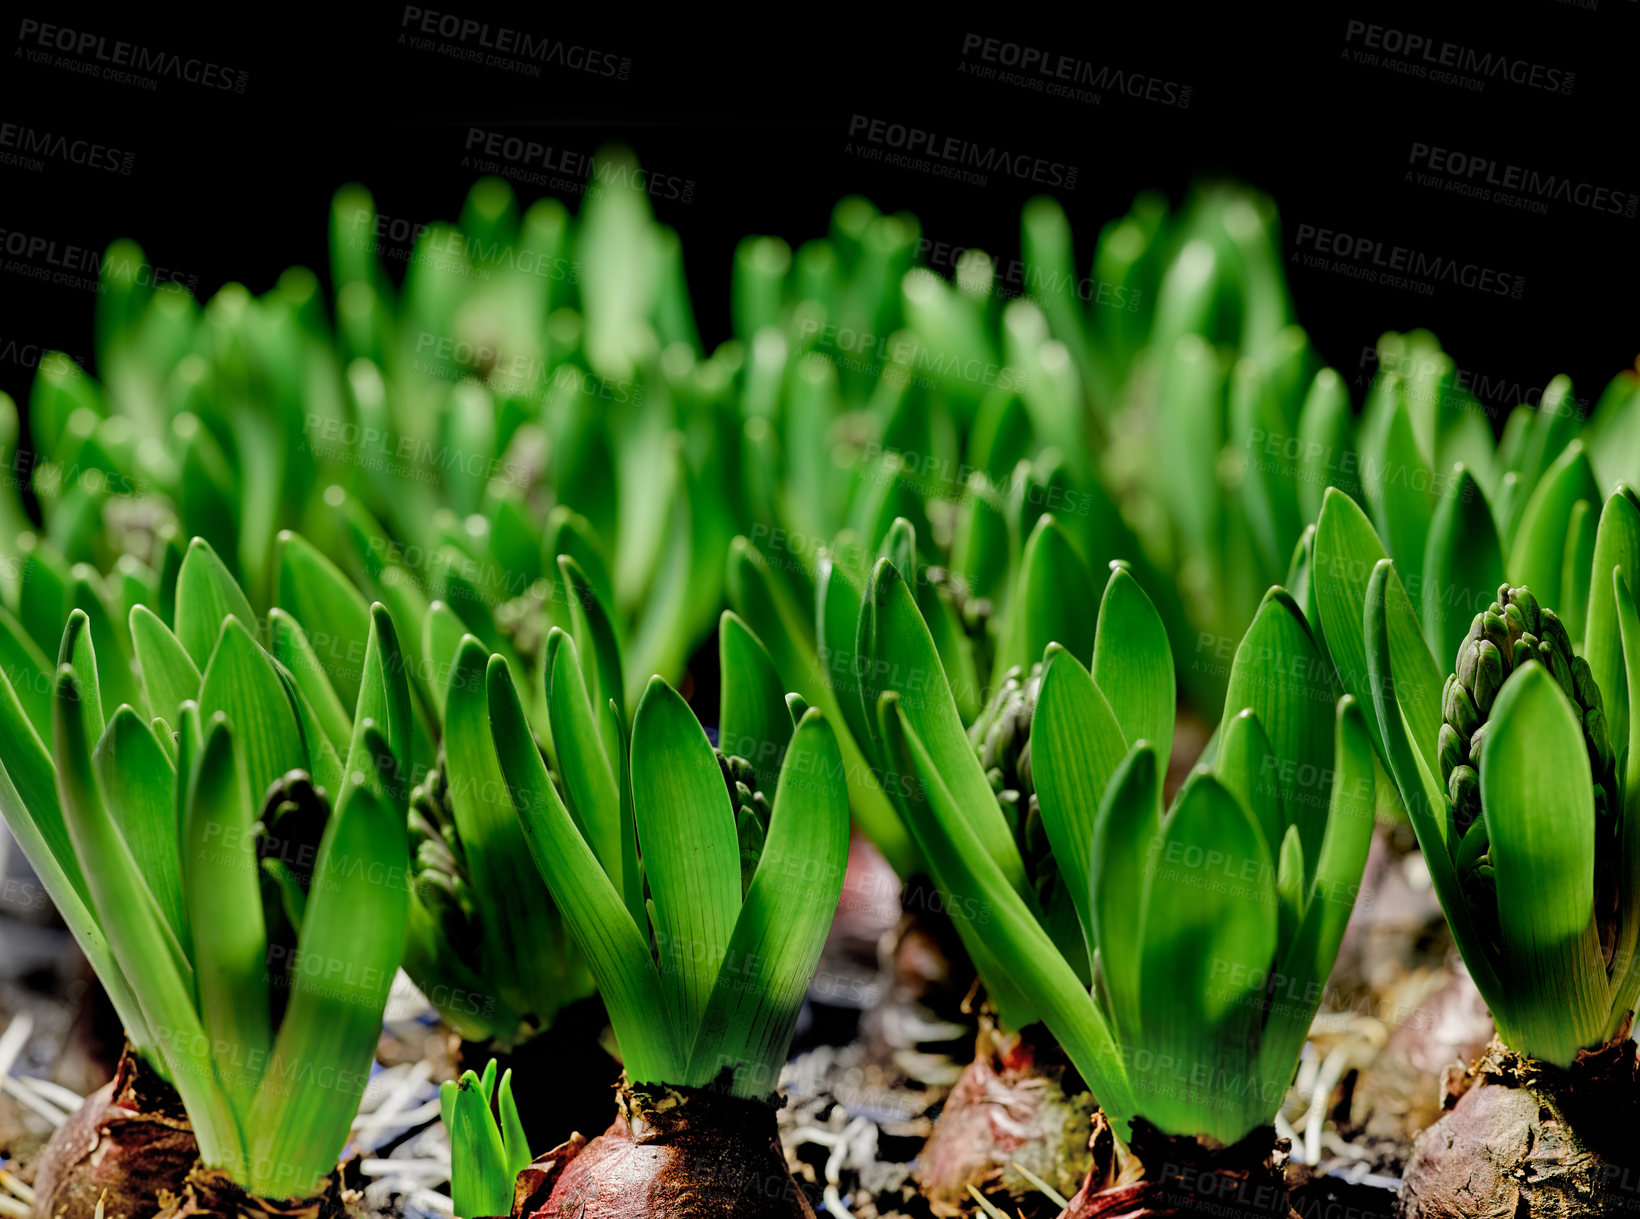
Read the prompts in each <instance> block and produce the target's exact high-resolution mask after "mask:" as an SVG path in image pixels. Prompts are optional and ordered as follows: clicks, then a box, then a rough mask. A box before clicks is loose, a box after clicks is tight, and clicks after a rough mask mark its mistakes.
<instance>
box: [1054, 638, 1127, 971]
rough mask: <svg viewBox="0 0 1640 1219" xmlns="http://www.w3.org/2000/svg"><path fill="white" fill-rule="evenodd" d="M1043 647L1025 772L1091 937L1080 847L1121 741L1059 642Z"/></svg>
mask: <svg viewBox="0 0 1640 1219" xmlns="http://www.w3.org/2000/svg"><path fill="white" fill-rule="evenodd" d="M1047 651H1048V659H1047V665H1046V667H1045V668H1044V669H1043V672H1042V686H1041V689H1040V690H1039V691H1038V693H1037V698H1036V711H1035V713H1034V714H1033V716H1032V718H1031V773H1032V777H1033V779H1034V781H1035V783H1036V792H1037V800H1038V802H1039V804H1040V805H1041V809H1042V825H1043V828H1044V829H1046V830H1047V832H1048V841H1049V843H1051V844H1052V846H1053V853H1054V858H1055V859H1056V860H1057V861H1058V863H1059V871H1060V875H1061V876H1062V877H1063V878H1064V881H1065V887H1066V888H1067V889H1068V890H1069V891H1070V895H1071V900H1072V901H1073V902H1074V903H1075V906H1076V913H1077V917H1078V918H1079V919H1080V921H1081V924H1082V931H1083V934H1084V935H1085V936H1086V937H1087V939H1088V942H1089V943H1090V944H1091V943H1092V941H1093V933H1094V917H1093V911H1092V908H1091V904H1090V897H1089V894H1090V892H1091V890H1090V886H1089V876H1088V868H1089V854H1088V852H1089V849H1090V847H1091V845H1092V843H1093V836H1094V825H1095V821H1096V818H1097V816H1098V813H1099V803H1100V800H1101V799H1102V798H1103V796H1104V794H1105V788H1106V787H1107V786H1108V785H1109V783H1110V779H1111V776H1112V775H1113V774H1115V772H1116V769H1117V767H1118V766H1120V765H1121V763H1122V759H1123V757H1124V756H1126V754H1127V752H1128V742H1127V741H1126V740H1125V739H1124V738H1123V736H1122V729H1121V727H1120V726H1119V725H1118V724H1117V721H1116V716H1115V714H1114V713H1113V712H1112V710H1111V707H1110V703H1109V702H1107V701H1106V699H1105V696H1104V693H1103V692H1102V691H1101V689H1100V687H1099V686H1097V685H1096V684H1095V683H1094V680H1093V678H1092V677H1090V676H1089V675H1088V671H1087V670H1086V669H1084V668H1083V667H1082V662H1081V661H1079V660H1078V659H1077V658H1076V657H1075V656H1074V655H1073V654H1072V653H1070V652H1068V651H1066V650H1065V649H1063V648H1060V647H1056V646H1053V645H1049V647H1048V649H1047ZM1135 743H1137V742H1135ZM1152 744H1154V742H1152Z"/></svg>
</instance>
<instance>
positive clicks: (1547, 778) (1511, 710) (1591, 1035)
mask: <svg viewBox="0 0 1640 1219" xmlns="http://www.w3.org/2000/svg"><path fill="white" fill-rule="evenodd" d="M1480 771H1481V808H1482V811H1483V815H1484V817H1485V818H1486V829H1487V833H1488V836H1489V838H1490V840H1491V856H1492V864H1493V867H1494V869H1495V871H1496V875H1497V901H1498V920H1499V925H1500V934H1501V936H1502V939H1503V950H1504V954H1505V958H1506V959H1507V960H1508V962H1509V974H1510V979H1511V986H1512V989H1514V991H1515V995H1516V1000H1515V1001H1514V1002H1511V1004H1510V1011H1509V1012H1508V1013H1507V1015H1508V1019H1507V1021H1506V1020H1505V1019H1502V1018H1500V1020H1499V1022H1498V1023H1499V1026H1500V1031H1502V1032H1503V1033H1504V1035H1505V1036H1507V1037H1509V1038H1510V1043H1511V1044H1512V1045H1514V1046H1515V1047H1516V1048H1518V1049H1519V1050H1520V1051H1521V1052H1522V1053H1524V1054H1530V1055H1532V1056H1533V1057H1535V1058H1542V1059H1545V1060H1547V1061H1549V1062H1552V1063H1555V1064H1556V1065H1557V1066H1560V1067H1569V1066H1571V1064H1572V1059H1573V1058H1574V1057H1575V1056H1576V1054H1577V1051H1578V1050H1580V1049H1583V1048H1585V1047H1587V1046H1592V1045H1594V1044H1596V1043H1598V1041H1599V1040H1600V1038H1601V1036H1602V1034H1603V1032H1604V1029H1605V1017H1606V1006H1607V1005H1606V1002H1605V999H1606V995H1605V964H1604V962H1603V961H1602V959H1601V955H1600V946H1599V943H1598V941H1597V940H1596V938H1595V932H1594V924H1593V913H1594V856H1595V843H1594V837H1595V824H1594V784H1593V778H1592V776H1591V774H1590V770H1589V754H1588V749H1587V747H1586V746H1585V745H1584V743H1583V729H1582V725H1581V724H1579V722H1578V719H1577V715H1576V712H1575V710H1574V709H1573V707H1572V705H1571V703H1570V701H1569V700H1568V699H1567V698H1566V696H1565V694H1564V693H1562V691H1561V690H1560V687H1559V685H1558V684H1557V683H1556V682H1555V680H1554V678H1553V677H1551V676H1550V675H1549V672H1548V670H1547V669H1545V668H1543V667H1542V666H1541V665H1539V664H1537V663H1536V662H1531V663H1528V664H1527V665H1525V666H1523V667H1522V668H1521V669H1520V670H1519V671H1518V672H1516V673H1514V674H1512V675H1511V676H1510V678H1509V680H1508V681H1507V682H1505V683H1504V686H1503V689H1502V690H1501V691H1500V692H1499V693H1498V698H1497V702H1496V703H1495V704H1494V705H1493V707H1492V714H1491V716H1490V717H1489V719H1488V728H1487V742H1486V750H1485V752H1484V753H1482V755H1481V766H1480Z"/></svg>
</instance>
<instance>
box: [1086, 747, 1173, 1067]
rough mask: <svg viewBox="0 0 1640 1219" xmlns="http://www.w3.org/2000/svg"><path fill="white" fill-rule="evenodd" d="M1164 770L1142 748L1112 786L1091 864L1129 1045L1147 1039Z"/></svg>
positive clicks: (1097, 922)
mask: <svg viewBox="0 0 1640 1219" xmlns="http://www.w3.org/2000/svg"><path fill="white" fill-rule="evenodd" d="M1161 811H1162V773H1161V768H1160V765H1159V762H1158V755H1157V753H1156V747H1155V746H1154V745H1151V744H1149V743H1148V742H1141V743H1139V744H1136V745H1134V747H1133V748H1132V749H1131V750H1129V751H1128V755H1127V757H1125V758H1124V759H1122V764H1121V766H1119V767H1118V768H1117V770H1116V773H1115V774H1114V775H1113V776H1112V777H1111V781H1110V783H1109V784H1107V785H1106V787H1105V791H1104V794H1103V795H1102V796H1101V797H1100V800H1099V808H1098V813H1097V814H1096V816H1095V819H1094V824H1093V849H1092V854H1091V860H1090V863H1089V880H1090V884H1091V887H1092V903H1091V909H1092V911H1093V921H1094V930H1093V935H1092V936H1090V937H1089V938H1090V939H1091V940H1092V942H1093V944H1094V947H1095V949H1096V950H1097V952H1098V954H1099V972H1100V973H1102V974H1103V976H1104V978H1105V980H1106V983H1107V985H1108V989H1109V994H1110V1006H1111V1012H1112V1014H1113V1016H1114V1017H1115V1020H1116V1027H1117V1030H1118V1032H1119V1033H1120V1036H1121V1040H1122V1041H1123V1042H1124V1043H1125V1044H1126V1043H1131V1041H1132V1039H1133V1038H1136V1037H1137V1036H1138V1035H1139V962H1140V948H1141V947H1142V941H1141V939H1140V932H1141V931H1142V930H1143V918H1144V908H1145V905H1144V895H1145V889H1146V888H1147V887H1148V886H1149V884H1150V876H1151V873H1152V872H1153V871H1154V870H1155V861H1156V852H1157V850H1158V849H1159V848H1160V846H1161V841H1162V839H1161V833H1162V831H1161Z"/></svg>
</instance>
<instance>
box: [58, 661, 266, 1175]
mask: <svg viewBox="0 0 1640 1219" xmlns="http://www.w3.org/2000/svg"><path fill="white" fill-rule="evenodd" d="M81 698H82V695H81V692H80V688H79V682H78V680H77V679H76V677H75V673H74V669H73V668H72V666H69V665H63V666H61V667H59V669H58V671H57V694H56V698H55V700H54V703H55V707H54V718H53V728H54V732H53V737H54V740H55V742H56V760H57V791H58V796H59V798H60V800H61V802H62V809H63V819H64V821H65V822H66V823H67V826H68V832H69V837H70V838H71V839H72V840H73V843H74V851H75V854H76V855H78V856H79V857H80V858H81V859H83V860H86V861H88V862H89V864H90V866H89V867H87V868H86V879H87V882H88V885H89V887H90V891H91V896H92V901H93V903H94V905H95V907H96V909H97V911H98V915H99V922H100V923H101V925H102V927H103V929H104V931H105V932H106V934H107V936H108V943H109V946H110V947H111V948H112V950H113V954H114V957H115V959H116V961H118V963H119V968H120V972H121V973H122V974H124V975H125V977H127V978H129V979H130V980H131V989H132V990H133V991H134V992H135V993H136V994H137V995H138V996H140V1002H141V1009H140V1010H141V1012H142V1014H143V1016H144V1017H145V1018H146V1021H147V1023H148V1026H149V1029H151V1030H163V1032H164V1037H163V1040H162V1041H160V1042H158V1043H155V1042H153V1041H152V1040H151V1041H150V1044H158V1045H159V1046H160V1048H161V1051H162V1053H163V1055H164V1058H165V1061H166V1064H167V1066H168V1067H169V1068H170V1074H171V1081H172V1083H173V1084H174V1085H175V1086H176V1089H177V1091H178V1092H179V1093H180V1094H181V1096H182V1100H183V1103H184V1105H186V1106H187V1109H188V1117H189V1121H190V1122H191V1124H192V1125H193V1128H194V1135H195V1137H196V1138H197V1139H198V1140H199V1149H200V1155H201V1156H202V1157H203V1158H204V1159H205V1160H206V1161H207V1162H208V1163H213V1164H234V1163H238V1162H240V1159H241V1158H242V1157H243V1154H244V1153H243V1151H242V1149H241V1143H240V1134H239V1128H238V1125H237V1123H236V1122H235V1120H234V1115H233V1108H232V1106H231V1105H230V1104H229V1102H228V1099H227V1097H226V1095H225V1094H224V1093H223V1091H222V1088H221V1086H220V1085H219V1084H218V1082H217V1078H216V1073H215V1065H214V1063H213V1061H212V1058H211V1053H210V1039H209V1038H208V1037H207V1036H206V1035H205V1031H204V1029H203V1027H202V1026H201V1024H200V1020H199V1016H198V1013H197V1012H196V1011H195V1009H194V996H193V985H192V979H187V978H184V977H183V976H182V974H181V972H180V971H179V969H178V965H177V956H176V953H175V951H174V949H173V943H174V941H173V940H172V939H171V937H170V935H169V933H168V932H167V931H166V930H165V929H164V927H163V923H162V920H161V918H160V915H159V911H158V907H156V906H155V905H154V902H153V898H152V896H151V895H150V893H149V892H148V888H147V886H146V885H145V884H144V883H143V880H142V874H141V873H140V872H139V871H138V870H137V864H136V860H135V859H133V858H132V856H131V852H130V849H129V848H128V847H127V846H126V843H125V839H124V838H123V837H122V836H121V835H120V832H119V828H118V827H117V825H116V824H115V822H114V819H113V818H112V817H111V816H110V815H109V813H108V808H107V805H106V804H105V803H104V801H103V795H102V793H100V792H99V791H98V790H97V785H96V782H95V780H94V779H93V771H92V764H91V743H90V742H89V741H88V740H87V738H86V735H85V713H84V711H83V710H82V709H81V707H80V706H79V703H80V700H81ZM150 1037H152V1034H151V1033H150Z"/></svg>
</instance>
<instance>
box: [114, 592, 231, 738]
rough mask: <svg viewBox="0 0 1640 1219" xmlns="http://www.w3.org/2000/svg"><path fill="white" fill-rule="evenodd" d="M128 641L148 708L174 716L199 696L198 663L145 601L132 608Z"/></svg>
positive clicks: (162, 715)
mask: <svg viewBox="0 0 1640 1219" xmlns="http://www.w3.org/2000/svg"><path fill="white" fill-rule="evenodd" d="M213 642H214V641H213ZM131 643H132V646H133V648H134V649H135V651H136V654H137V665H138V667H139V668H140V669H141V670H142V684H143V688H144V689H145V690H146V691H147V693H148V709H149V711H151V712H152V713H153V714H154V715H157V716H161V717H163V718H165V719H167V720H170V719H174V718H175V717H176V713H177V708H178V707H180V706H182V704H183V703H185V702H187V701H189V700H190V699H198V698H199V683H200V681H201V678H200V675H199V666H198V665H196V664H195V663H194V661H193V657H191V656H189V655H188V651H187V649H186V648H184V647H183V646H182V644H181V642H179V641H178V639H177V637H176V636H175V635H173V634H172V633H171V628H170V627H168V626H166V625H165V623H163V622H161V621H160V620H159V617H158V615H156V614H155V613H154V612H153V611H152V610H150V609H149V608H148V607H147V606H146V605H137V606H133V607H132V608H131Z"/></svg>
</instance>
